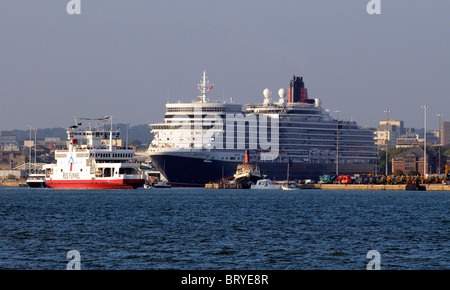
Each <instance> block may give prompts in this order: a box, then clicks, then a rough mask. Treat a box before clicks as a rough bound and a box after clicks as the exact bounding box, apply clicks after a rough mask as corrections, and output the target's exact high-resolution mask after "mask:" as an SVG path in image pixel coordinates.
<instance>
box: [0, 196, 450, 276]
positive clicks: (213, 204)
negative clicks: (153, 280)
mask: <svg viewBox="0 0 450 290" xmlns="http://www.w3.org/2000/svg"><path fill="white" fill-rule="evenodd" d="M449 229H450V194H449V193H448V192H406V191H332V190H301V191H295V192H286V191H279V190H278V191H277V190H275V191H267V190H261V191H260V190H207V189H175V188H172V189H137V190H103V191H102V190H98V191H97V190H89V191H88V190H54V189H27V188H6V187H3V188H2V187H0V269H32V270H34V269H36V270H40V269H61V270H64V269H66V266H67V264H68V263H69V262H70V259H68V258H67V253H68V252H69V251H71V250H76V251H78V252H79V253H80V259H81V263H80V265H81V269H87V270H96V269H105V270H113V269H122V270H124V269H177V270H222V269H224V270H308V269H337V270H341V269H342V270H347V269H349V270H365V269H366V266H367V263H368V262H369V261H370V259H368V258H367V253H368V252H369V251H371V250H376V251H378V252H379V253H380V257H381V259H380V266H381V269H382V270H396V269H400V270H402V269H405V270H406V269H420V270H422V269H438V270H441V269H450V242H449Z"/></svg>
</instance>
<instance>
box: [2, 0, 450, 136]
mask: <svg viewBox="0 0 450 290" xmlns="http://www.w3.org/2000/svg"><path fill="white" fill-rule="evenodd" d="M68 2H69V0H40V1H29V0H2V1H1V2H0V130H12V129H24V130H27V129H28V127H27V125H28V124H31V125H32V126H33V127H34V128H54V127H68V126H70V125H72V124H73V123H74V119H75V117H77V116H78V117H91V118H96V117H101V116H105V115H112V116H113V121H114V122H117V123H131V125H132V126H133V125H139V124H151V123H157V122H162V121H163V116H164V112H165V104H166V103H167V102H177V101H182V102H190V101H192V100H195V99H196V96H197V95H198V91H197V84H198V83H199V82H200V79H201V76H202V71H203V70H206V72H207V75H208V78H209V80H210V82H211V83H213V84H214V88H213V90H212V91H211V92H210V94H209V98H210V100H212V101H213V100H219V101H220V100H224V99H229V98H232V99H233V102H234V103H240V104H247V103H257V102H262V101H263V90H264V89H265V88H269V89H270V90H271V91H272V92H273V96H272V97H273V98H274V99H276V98H277V92H278V90H279V89H280V88H284V89H286V90H287V89H288V87H289V82H290V80H291V78H292V76H293V75H296V76H302V77H303V79H304V81H305V85H306V87H307V88H308V94H309V97H310V98H319V99H320V100H321V102H322V106H323V107H324V108H328V109H330V110H331V111H332V112H333V111H334V110H340V111H341V112H340V115H339V117H340V119H345V120H354V121H356V122H357V123H358V124H359V125H361V126H370V127H376V125H377V124H378V122H379V121H380V120H385V119H386V117H387V115H386V113H385V112H384V111H385V110H390V111H391V112H390V116H389V117H390V119H396V120H403V121H404V122H405V127H414V128H423V127H424V113H425V111H424V109H423V108H422V107H421V106H423V105H428V106H429V108H428V109H427V129H437V128H438V117H436V114H438V113H440V114H442V117H441V121H450V112H449V110H448V108H449V102H450V37H449V36H450V1H448V0H430V1H424V0H380V3H381V14H373V15H370V14H368V12H367V10H366V6H367V4H368V3H369V0H342V1H336V0H133V1H129V0H80V3H81V11H80V12H81V13H80V14H73V15H70V14H68V13H67V9H66V6H67V4H68Z"/></svg>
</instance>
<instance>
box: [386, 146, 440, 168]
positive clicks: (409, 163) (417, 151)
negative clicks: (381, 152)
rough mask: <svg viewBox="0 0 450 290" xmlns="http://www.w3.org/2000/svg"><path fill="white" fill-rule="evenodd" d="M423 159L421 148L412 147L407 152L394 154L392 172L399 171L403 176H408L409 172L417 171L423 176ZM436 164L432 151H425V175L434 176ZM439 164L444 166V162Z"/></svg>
mask: <svg viewBox="0 0 450 290" xmlns="http://www.w3.org/2000/svg"><path fill="white" fill-rule="evenodd" d="M423 157H424V156H423V148H421V147H414V148H411V149H410V150H408V151H405V152H402V153H399V154H396V155H394V156H393V157H392V172H395V171H396V170H401V171H402V172H403V173H404V174H408V173H409V172H411V171H417V172H419V173H420V174H423V173H424V172H423V169H424V166H423V165H424V159H423ZM438 163H439V162H438V158H437V156H436V154H434V153H433V152H432V151H429V150H427V161H426V166H427V174H434V173H436V172H438V168H437V166H438ZM441 163H442V164H445V163H446V161H445V160H442V161H441ZM441 167H442V166H441ZM442 172H443V171H442Z"/></svg>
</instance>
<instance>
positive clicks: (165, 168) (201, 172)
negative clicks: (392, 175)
mask: <svg viewBox="0 0 450 290" xmlns="http://www.w3.org/2000/svg"><path fill="white" fill-rule="evenodd" d="M151 159H152V163H153V164H154V165H155V166H156V168H157V169H158V170H159V171H161V173H162V174H164V176H165V177H166V178H167V179H168V181H169V183H170V184H171V185H172V186H179V187H193V186H197V187H203V186H205V184H206V183H209V182H217V181H220V180H221V179H222V178H225V179H226V178H230V177H232V176H233V175H234V174H235V173H236V169H237V166H238V164H240V162H232V161H211V162H205V161H204V159H201V158H193V157H181V156H174V155H168V154H157V155H152V156H151ZM258 166H259V168H260V172H261V176H267V178H270V179H272V180H286V178H287V163H285V162H284V163H283V162H278V163H276V162H260V163H258ZM289 167H290V169H289V179H290V180H304V179H312V180H316V181H317V180H319V176H320V175H323V174H335V173H336V164H334V163H330V164H314V163H291V164H290V166H289ZM374 171H375V165H374V164H339V174H345V175H353V174H369V173H374Z"/></svg>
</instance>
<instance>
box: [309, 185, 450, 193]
mask: <svg viewBox="0 0 450 290" xmlns="http://www.w3.org/2000/svg"><path fill="white" fill-rule="evenodd" d="M421 185H422V186H424V187H425V191H450V185H446V184H421ZM300 188H304V189H325V190H327V189H328V190H406V184H301V185H300Z"/></svg>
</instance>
